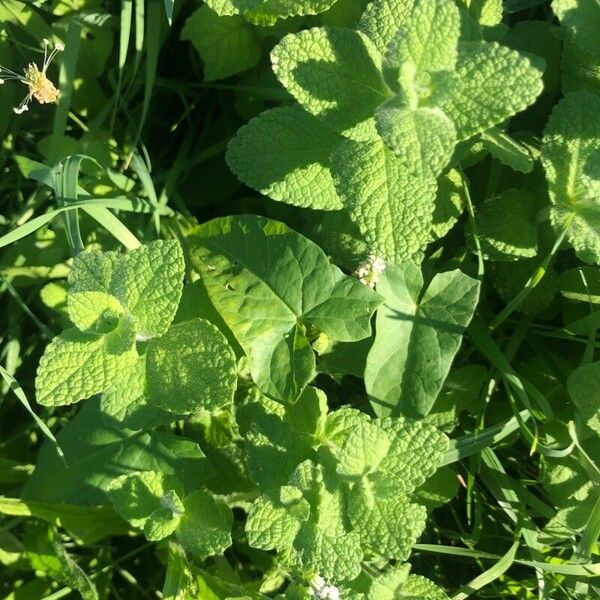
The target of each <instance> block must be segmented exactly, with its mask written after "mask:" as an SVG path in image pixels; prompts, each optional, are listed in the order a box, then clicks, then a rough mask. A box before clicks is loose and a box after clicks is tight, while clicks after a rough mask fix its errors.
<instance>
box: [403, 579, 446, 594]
mask: <svg viewBox="0 0 600 600" xmlns="http://www.w3.org/2000/svg"><path fill="white" fill-rule="evenodd" d="M403 597H407V598H422V599H423V600H448V596H447V595H446V593H445V592H444V590H442V589H441V588H439V587H438V586H437V585H435V584H434V583H433V581H430V580H429V579H426V578H425V577H423V576H421V575H409V576H408V579H407V580H406V583H405V584H404V585H403V586H402V596H400V598H403Z"/></svg>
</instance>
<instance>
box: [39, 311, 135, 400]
mask: <svg viewBox="0 0 600 600" xmlns="http://www.w3.org/2000/svg"><path fill="white" fill-rule="evenodd" d="M123 320H124V319H123ZM125 327H126V328H127V330H128V333H129V336H128V337H126V338H122V337H121V335H120V334H121V330H120V329H117V330H115V331H113V332H111V333H110V334H108V335H100V334H92V333H83V332H81V331H79V330H78V329H76V328H74V327H73V328H71V329H67V330H65V331H64V332H63V333H61V334H60V335H59V336H57V337H55V338H54V340H52V342H51V343H50V345H49V346H48V347H47V348H46V351H45V352H44V356H43V357H42V359H41V361H40V364H39V367H38V370H37V374H36V379H35V387H36V399H37V401H38V403H39V404H43V405H45V406H60V405H63V404H73V403H75V402H78V401H79V400H83V399H85V398H89V397H90V396H93V395H94V394H98V393H100V392H103V391H104V390H105V389H107V388H109V387H111V386H112V385H113V384H114V383H115V382H116V381H119V379H124V378H125V377H127V375H128V373H129V372H130V370H131V369H133V368H134V366H135V364H136V362H137V360H138V354H137V352H136V350H135V348H134V345H133V344H134V339H133V335H131V334H133V330H132V329H131V328H130V327H128V326H127V324H126V325H125ZM124 341H125V343H124Z"/></svg>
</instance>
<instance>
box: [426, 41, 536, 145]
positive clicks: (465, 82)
mask: <svg viewBox="0 0 600 600" xmlns="http://www.w3.org/2000/svg"><path fill="white" fill-rule="evenodd" d="M434 82H435V85H434V88H433V92H432V94H431V96H430V98H429V103H430V104H431V105H432V106H436V107H438V108H440V109H441V110H443V111H444V112H445V113H446V115H448V116H449V117H450V118H451V119H452V120H453V121H454V125H455V126H456V131H457V134H458V139H459V140H464V139H467V138H469V137H471V136H473V135H475V134H476V133H479V132H482V131H485V130H486V129H489V128H490V127H493V126H494V125H498V124H499V123H501V122H502V121H504V120H505V119H507V118H508V117H510V116H512V115H514V114H516V113H518V112H520V111H522V110H524V109H525V108H527V107H528V106H529V105H530V104H532V103H533V102H534V100H535V99H536V98H537V97H538V96H539V94H540V93H541V91H542V87H543V84H542V72H541V71H540V70H539V69H538V68H536V67H535V66H534V65H533V64H532V63H531V61H530V60H529V59H528V58H527V57H525V56H524V55H522V54H519V53H518V52H516V51H514V50H511V49H509V48H506V47H505V46H500V45H499V44H496V43H488V42H461V43H460V44H459V46H458V58H457V62H456V68H455V69H454V70H453V71H451V72H440V73H437V74H436V75H435V77H434Z"/></svg>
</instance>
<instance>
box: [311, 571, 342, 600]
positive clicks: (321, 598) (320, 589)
mask: <svg viewBox="0 0 600 600" xmlns="http://www.w3.org/2000/svg"><path fill="white" fill-rule="evenodd" d="M310 592H311V597H312V599H313V600H341V596H340V590H339V589H338V588H337V587H335V585H331V584H328V583H327V582H326V581H325V579H323V577H321V576H320V575H315V577H314V578H313V580H312V581H311V582H310Z"/></svg>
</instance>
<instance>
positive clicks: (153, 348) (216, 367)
mask: <svg viewBox="0 0 600 600" xmlns="http://www.w3.org/2000/svg"><path fill="white" fill-rule="evenodd" d="M146 378H147V393H148V402H149V403H150V404H152V405H153V406H156V407H158V408H161V409H162V410H166V411H170V412H174V413H178V414H186V413H191V412H198V411H199V410H207V411H211V412H213V411H215V410H218V409H220V408H223V407H224V406H226V405H228V404H230V403H231V402H232V401H233V394H234V392H235V387H236V381H237V371H236V360H235V354H234V352H233V350H232V349H231V346H230V345H229V343H228V342H227V339H226V338H225V336H224V335H223V334H222V333H221V332H220V331H219V330H218V329H217V328H216V327H215V326H214V325H213V324H212V323H209V322H208V321H206V320H205V319H193V320H191V321H184V322H183V323H179V324H177V325H173V327H171V328H170V329H169V331H167V333H165V335H163V336H161V337H159V338H154V339H152V340H151V341H150V342H149V344H148V349H147V352H146Z"/></svg>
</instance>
